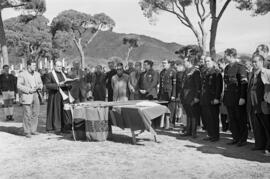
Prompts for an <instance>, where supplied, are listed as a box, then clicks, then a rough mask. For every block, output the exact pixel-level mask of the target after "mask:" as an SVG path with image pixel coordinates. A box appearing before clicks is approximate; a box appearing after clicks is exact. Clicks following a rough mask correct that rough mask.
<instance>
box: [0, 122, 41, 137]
mask: <svg viewBox="0 0 270 179" xmlns="http://www.w3.org/2000/svg"><path fill="white" fill-rule="evenodd" d="M8 124H12V123H11V122H10V123H8ZM45 127H46V126H45V124H39V125H38V128H37V132H39V133H44V134H45V133H46V130H45ZM0 131H1V132H6V133H9V134H13V135H17V136H24V135H25V134H24V131H23V127H17V126H0Z"/></svg>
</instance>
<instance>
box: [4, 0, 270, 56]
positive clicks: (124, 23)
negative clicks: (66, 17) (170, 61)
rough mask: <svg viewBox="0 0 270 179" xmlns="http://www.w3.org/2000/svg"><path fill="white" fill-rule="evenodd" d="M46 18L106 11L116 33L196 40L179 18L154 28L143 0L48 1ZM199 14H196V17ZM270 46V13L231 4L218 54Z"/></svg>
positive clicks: (10, 13)
mask: <svg viewBox="0 0 270 179" xmlns="http://www.w3.org/2000/svg"><path fill="white" fill-rule="evenodd" d="M46 2H47V11H46V13H45V16H46V17H47V18H49V19H50V20H52V18H53V17H55V16H56V15H57V14H59V13H60V12H61V11H63V10H68V9H74V10H78V11H82V12H86V13H89V14H92V15H93V14H95V13H100V12H104V13H106V14H107V15H109V16H110V17H111V18H112V19H114V21H115V22H116V27H115V29H114V31H115V32H121V33H136V34H144V35H148V36H151V37H155V38H157V39H160V40H162V41H165V42H177V43H180V44H194V43H196V39H195V37H194V35H193V33H192V32H191V31H190V29H188V28H186V27H185V26H183V25H182V24H181V23H180V22H179V21H178V20H177V19H176V17H175V16H172V15H169V14H167V13H161V14H160V15H158V16H157V18H158V19H157V21H156V23H155V25H150V23H149V21H148V19H147V18H145V17H144V16H143V13H142V11H141V9H140V6H139V4H138V2H139V0H46ZM2 14H3V18H4V19H6V18H9V17H14V16H16V15H18V12H15V11H14V10H11V9H9V10H4V11H3V12H2ZM194 15H195V14H194ZM262 43H264V44H267V45H270V14H268V15H265V16H258V17H251V16H250V12H243V11H239V10H238V9H236V8H235V4H233V3H232V4H231V5H230V6H229V7H228V9H227V11H226V12H225V14H224V16H223V18H222V20H221V22H220V24H219V29H218V37H217V43H216V47H217V51H218V52H221V51H224V49H225V48H227V47H234V48H236V49H237V50H238V51H239V52H245V53H252V52H253V51H254V49H255V48H256V46H257V45H259V44H262Z"/></svg>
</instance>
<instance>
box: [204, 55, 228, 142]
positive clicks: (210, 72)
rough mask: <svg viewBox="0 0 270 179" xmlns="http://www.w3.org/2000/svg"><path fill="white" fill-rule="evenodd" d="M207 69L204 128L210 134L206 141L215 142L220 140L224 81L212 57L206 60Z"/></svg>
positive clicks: (205, 77) (205, 74)
mask: <svg viewBox="0 0 270 179" xmlns="http://www.w3.org/2000/svg"><path fill="white" fill-rule="evenodd" d="M205 68H206V69H205V73H204V76H203V78H202V91H201V99H200V105H201V112H202V116H203V119H205V121H204V122H205V124H204V127H205V129H206V131H207V134H208V137H206V138H205V139H204V140H210V141H211V142H215V141H218V140H219V104H220V98H221V92H222V89H223V81H222V75H221V72H220V71H219V69H218V68H217V67H215V66H214V61H213V60H212V58H211V57H206V58H205Z"/></svg>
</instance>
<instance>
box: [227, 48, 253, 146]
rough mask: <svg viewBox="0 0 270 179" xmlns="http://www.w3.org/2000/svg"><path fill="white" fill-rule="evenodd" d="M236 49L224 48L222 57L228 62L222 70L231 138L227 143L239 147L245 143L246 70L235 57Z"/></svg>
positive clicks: (246, 132) (246, 133)
mask: <svg viewBox="0 0 270 179" xmlns="http://www.w3.org/2000/svg"><path fill="white" fill-rule="evenodd" d="M236 56H237V51H236V49H234V48H231V49H226V50H225V52H224V58H225V59H226V60H227V61H228V62H229V64H228V65H227V66H226V67H225V70H224V82H225V88H224V98H223V101H224V104H225V106H226V107H227V110H228V115H229V119H230V121H229V123H230V130H231V132H232V137H233V140H232V141H231V142H230V143H228V144H229V145H233V144H237V146H239V147H241V146H243V145H245V144H246V140H247V136H248V129H247V111H246V97H247V71H246V68H245V66H244V65H243V64H240V63H239V62H238V61H237V59H236Z"/></svg>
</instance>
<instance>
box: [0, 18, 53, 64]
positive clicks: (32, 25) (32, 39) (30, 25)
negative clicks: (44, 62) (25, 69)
mask: <svg viewBox="0 0 270 179" xmlns="http://www.w3.org/2000/svg"><path fill="white" fill-rule="evenodd" d="M48 23H49V20H48V19H47V18H46V17H44V16H38V17H36V18H34V19H32V20H30V21H29V19H28V17H26V16H18V17H15V18H10V19H7V20H6V21H4V25H5V31H6V34H7V45H8V47H9V48H10V49H13V50H15V53H16V55H17V56H18V57H24V58H33V59H34V60H38V59H39V58H41V57H47V58H51V57H52V54H54V53H55V52H54V50H53V49H52V35H51V33H50V27H49V26H48Z"/></svg>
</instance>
